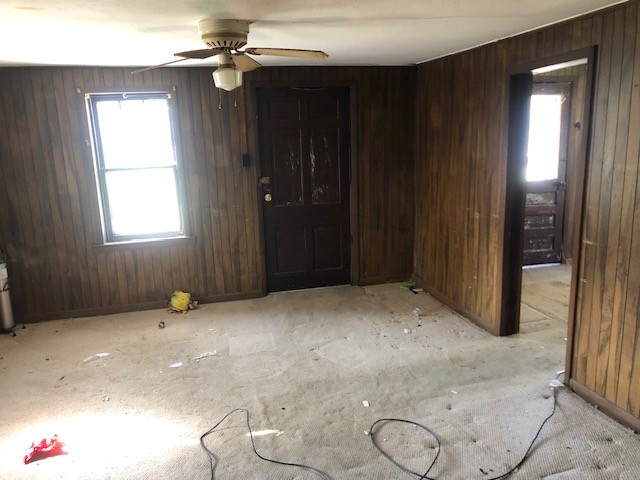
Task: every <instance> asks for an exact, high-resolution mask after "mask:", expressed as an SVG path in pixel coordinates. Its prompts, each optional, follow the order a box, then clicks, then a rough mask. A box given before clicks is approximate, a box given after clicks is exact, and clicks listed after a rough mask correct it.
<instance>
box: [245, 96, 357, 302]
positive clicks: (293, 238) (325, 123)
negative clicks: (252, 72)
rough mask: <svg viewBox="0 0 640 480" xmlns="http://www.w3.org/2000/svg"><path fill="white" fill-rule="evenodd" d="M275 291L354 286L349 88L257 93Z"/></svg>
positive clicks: (269, 255)
mask: <svg viewBox="0 0 640 480" xmlns="http://www.w3.org/2000/svg"><path fill="white" fill-rule="evenodd" d="M258 124H259V135H260V167H261V175H262V176H261V178H260V183H261V190H262V206H263V219H264V237H265V246H266V249H265V250H266V257H267V258H266V263H267V289H268V291H270V292H273V291H280V290H294V289H299V288H310V287H320V286H326V285H339V284H345V283H349V282H350V280H351V275H350V252H351V242H350V232H349V172H350V166H349V160H350V159H349V94H348V90H347V89H338V88H335V89H333V88H332V89H320V90H315V89H258Z"/></svg>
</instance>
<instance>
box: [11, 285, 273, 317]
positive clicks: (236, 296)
mask: <svg viewBox="0 0 640 480" xmlns="http://www.w3.org/2000/svg"><path fill="white" fill-rule="evenodd" d="M259 297H264V294H263V293H262V292H246V293H229V294H224V295H209V296H207V297H198V302H199V303H216V302H230V301H234V300H248V299H250V298H259ZM166 306H167V302H165V301H159V302H145V303H134V304H130V305H114V306H109V307H96V308H83V309H81V310H67V311H62V312H45V313H34V314H27V315H16V323H37V322H44V321H48V320H60V319H64V318H80V317H95V316H98V315H112V314H114V313H126V312H139V311H143V310H156V309H161V308H165V307H166Z"/></svg>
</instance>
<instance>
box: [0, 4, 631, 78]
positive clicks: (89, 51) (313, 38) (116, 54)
mask: <svg viewBox="0 0 640 480" xmlns="http://www.w3.org/2000/svg"><path fill="white" fill-rule="evenodd" d="M615 3H622V2H620V1H619V0H395V1H391V0H350V1H345V0H209V1H206V0H175V1H171V2H166V1H163V0H86V1H78V0H75V1H74V0H29V1H21V0H0V65H127V66H130V65H152V64H157V63H162V62H166V61H169V60H172V58H173V56H172V54H173V53H174V52H180V51H184V50H193V49H198V48H203V47H204V45H203V44H202V43H201V41H200V38H199V34H198V27H197V24H198V21H199V20H201V19H202V18H205V17H216V18H239V19H251V20H255V23H253V24H252V25H251V32H250V34H249V46H253V47H284V48H305V49H318V50H324V51H325V52H327V53H328V54H329V59H328V60H325V61H324V62H321V61H315V62H314V61H307V60H298V59H283V58H276V57H270V58H266V57H260V62H261V63H263V64H266V65H312V64H324V65H327V64H329V65H407V64H414V63H420V62H423V61H426V60H430V59H433V58H437V57H440V56H443V55H446V54H449V53H453V52H457V51H460V50H465V49H468V48H471V47H474V46H477V45H481V44H484V43H488V42H491V41H493V40H497V39H499V38H503V37H507V36H511V35H514V34H517V33H520V32H524V31H527V30H531V29H533V28H536V27H540V26H542V25H546V24H549V23H555V22H558V21H560V20H563V19H566V18H570V17H573V16H577V15H579V14H582V13H585V12H589V11H593V10H596V9H599V8H602V7H605V6H608V5H612V4H615ZM212 63H214V62H211V61H208V62H205V61H200V62H197V63H196V62H185V63H183V64H182V65H186V64H192V65H193V64H199V65H207V64H212Z"/></svg>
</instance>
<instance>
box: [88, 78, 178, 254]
mask: <svg viewBox="0 0 640 480" xmlns="http://www.w3.org/2000/svg"><path fill="white" fill-rule="evenodd" d="M82 93H83V97H84V104H85V108H86V113H87V120H88V127H89V141H90V142H91V160H92V164H93V173H94V177H95V186H96V190H97V191H96V192H95V193H96V195H95V198H96V200H97V203H98V209H99V213H100V228H101V235H102V244H103V245H117V244H128V243H148V242H154V243H155V241H159V242H167V241H169V240H176V239H183V238H189V222H188V216H187V213H188V211H189V207H188V203H187V201H188V198H187V195H186V188H185V181H184V177H185V175H184V165H183V162H182V158H181V155H180V152H181V148H180V138H179V135H178V133H179V131H180V128H179V123H178V115H177V100H176V87H175V86H171V87H148V88H135V87H133V88H132V87H126V88H114V89H110V88H101V89H100V90H98V91H84V92H82ZM123 99H124V100H126V99H138V100H139V99H145V100H146V99H166V101H167V105H168V112H169V124H170V125H169V126H170V131H171V143H172V146H173V156H174V159H175V164H174V165H173V166H172V167H146V168H133V169H127V168H106V167H105V166H104V155H103V150H102V136H101V134H100V130H99V123H98V116H97V104H98V103H99V102H100V101H105V100H123ZM155 168H172V169H173V172H174V179H175V186H176V198H177V202H178V214H179V221H180V228H179V229H178V230H177V231H168V232H158V233H151V234H132V235H117V234H115V233H114V232H113V227H112V224H111V210H110V204H109V198H108V193H107V188H106V187H107V186H106V175H105V173H106V172H109V171H118V170H151V169H155Z"/></svg>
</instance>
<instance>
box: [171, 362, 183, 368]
mask: <svg viewBox="0 0 640 480" xmlns="http://www.w3.org/2000/svg"><path fill="white" fill-rule="evenodd" d="M181 366H182V362H176V363H172V364H171V365H169V368H178V367H181Z"/></svg>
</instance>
